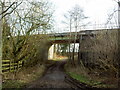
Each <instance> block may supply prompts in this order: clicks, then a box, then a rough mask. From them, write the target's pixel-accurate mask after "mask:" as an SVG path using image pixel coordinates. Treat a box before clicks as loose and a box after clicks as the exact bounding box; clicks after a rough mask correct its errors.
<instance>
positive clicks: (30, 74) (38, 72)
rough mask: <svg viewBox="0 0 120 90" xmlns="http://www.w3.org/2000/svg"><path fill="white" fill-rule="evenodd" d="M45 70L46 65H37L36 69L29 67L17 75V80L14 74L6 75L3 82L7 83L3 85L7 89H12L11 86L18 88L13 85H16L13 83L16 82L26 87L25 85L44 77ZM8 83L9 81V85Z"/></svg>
mask: <svg viewBox="0 0 120 90" xmlns="http://www.w3.org/2000/svg"><path fill="white" fill-rule="evenodd" d="M44 70H45V66H44V65H36V66H34V67H29V68H27V69H22V70H20V71H19V72H18V73H17V74H16V76H15V78H14V75H13V73H8V74H4V75H3V76H4V77H3V82H5V83H3V86H4V87H5V88H10V87H11V86H12V87H17V86H14V85H11V84H12V83H13V84H14V83H15V82H13V81H16V82H18V83H19V84H22V85H20V86H24V85H26V84H28V83H30V82H32V81H34V80H36V79H37V78H40V77H41V76H42V75H43V73H44ZM7 81H9V84H8V83H6V82H7ZM10 82H11V83H10ZM4 84H6V85H4ZM19 84H18V87H19ZM15 85H16V84H15Z"/></svg>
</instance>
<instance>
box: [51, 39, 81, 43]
mask: <svg viewBox="0 0 120 90" xmlns="http://www.w3.org/2000/svg"><path fill="white" fill-rule="evenodd" d="M74 42H75V43H79V40H78V39H77V40H75V41H74V40H68V39H67V40H55V41H51V42H50V43H58V44H59V43H74Z"/></svg>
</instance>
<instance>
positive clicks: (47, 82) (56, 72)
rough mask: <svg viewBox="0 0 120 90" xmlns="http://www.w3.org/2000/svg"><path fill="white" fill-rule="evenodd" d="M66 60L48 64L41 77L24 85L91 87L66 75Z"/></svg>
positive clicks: (84, 89) (34, 86)
mask: <svg viewBox="0 0 120 90" xmlns="http://www.w3.org/2000/svg"><path fill="white" fill-rule="evenodd" d="M65 63H66V61H65V60H63V61H56V63H55V64H53V65H52V66H50V67H49V68H48V69H47V71H46V72H45V74H44V75H43V77H41V78H39V79H38V80H36V81H34V82H32V83H30V84H29V85H27V86H26V89H28V88H69V89H79V90H87V89H90V88H92V87H90V86H86V85H85V84H82V83H79V82H77V81H76V80H74V79H72V78H71V77H70V76H68V75H67V74H66V73H65V71H64V65H65Z"/></svg>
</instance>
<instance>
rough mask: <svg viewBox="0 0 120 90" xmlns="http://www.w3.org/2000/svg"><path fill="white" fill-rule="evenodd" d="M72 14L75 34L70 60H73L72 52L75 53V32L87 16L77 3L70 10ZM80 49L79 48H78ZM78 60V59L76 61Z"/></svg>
mask: <svg viewBox="0 0 120 90" xmlns="http://www.w3.org/2000/svg"><path fill="white" fill-rule="evenodd" d="M70 13H71V15H72V19H73V21H74V28H75V35H74V46H73V54H72V60H73V61H74V55H75V54H74V53H75V43H76V39H77V32H78V30H79V31H80V27H81V26H82V21H83V20H84V19H86V18H88V17H86V16H85V15H84V13H83V9H82V8H81V7H80V6H79V5H75V7H74V8H73V9H72V10H71V11H70ZM79 51H80V50H79ZM79 62H80V61H79V60H78V63H79Z"/></svg>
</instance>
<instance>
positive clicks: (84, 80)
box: [68, 72, 112, 88]
mask: <svg viewBox="0 0 120 90" xmlns="http://www.w3.org/2000/svg"><path fill="white" fill-rule="evenodd" d="M68 74H69V75H70V76H71V77H72V78H74V79H76V80H78V81H80V82H82V83H85V84H88V85H91V86H94V87H100V88H101V87H102V88H107V87H108V86H112V85H107V84H102V83H101V82H98V81H94V80H90V79H89V78H88V77H86V76H83V75H78V74H76V73H73V72H68Z"/></svg>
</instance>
